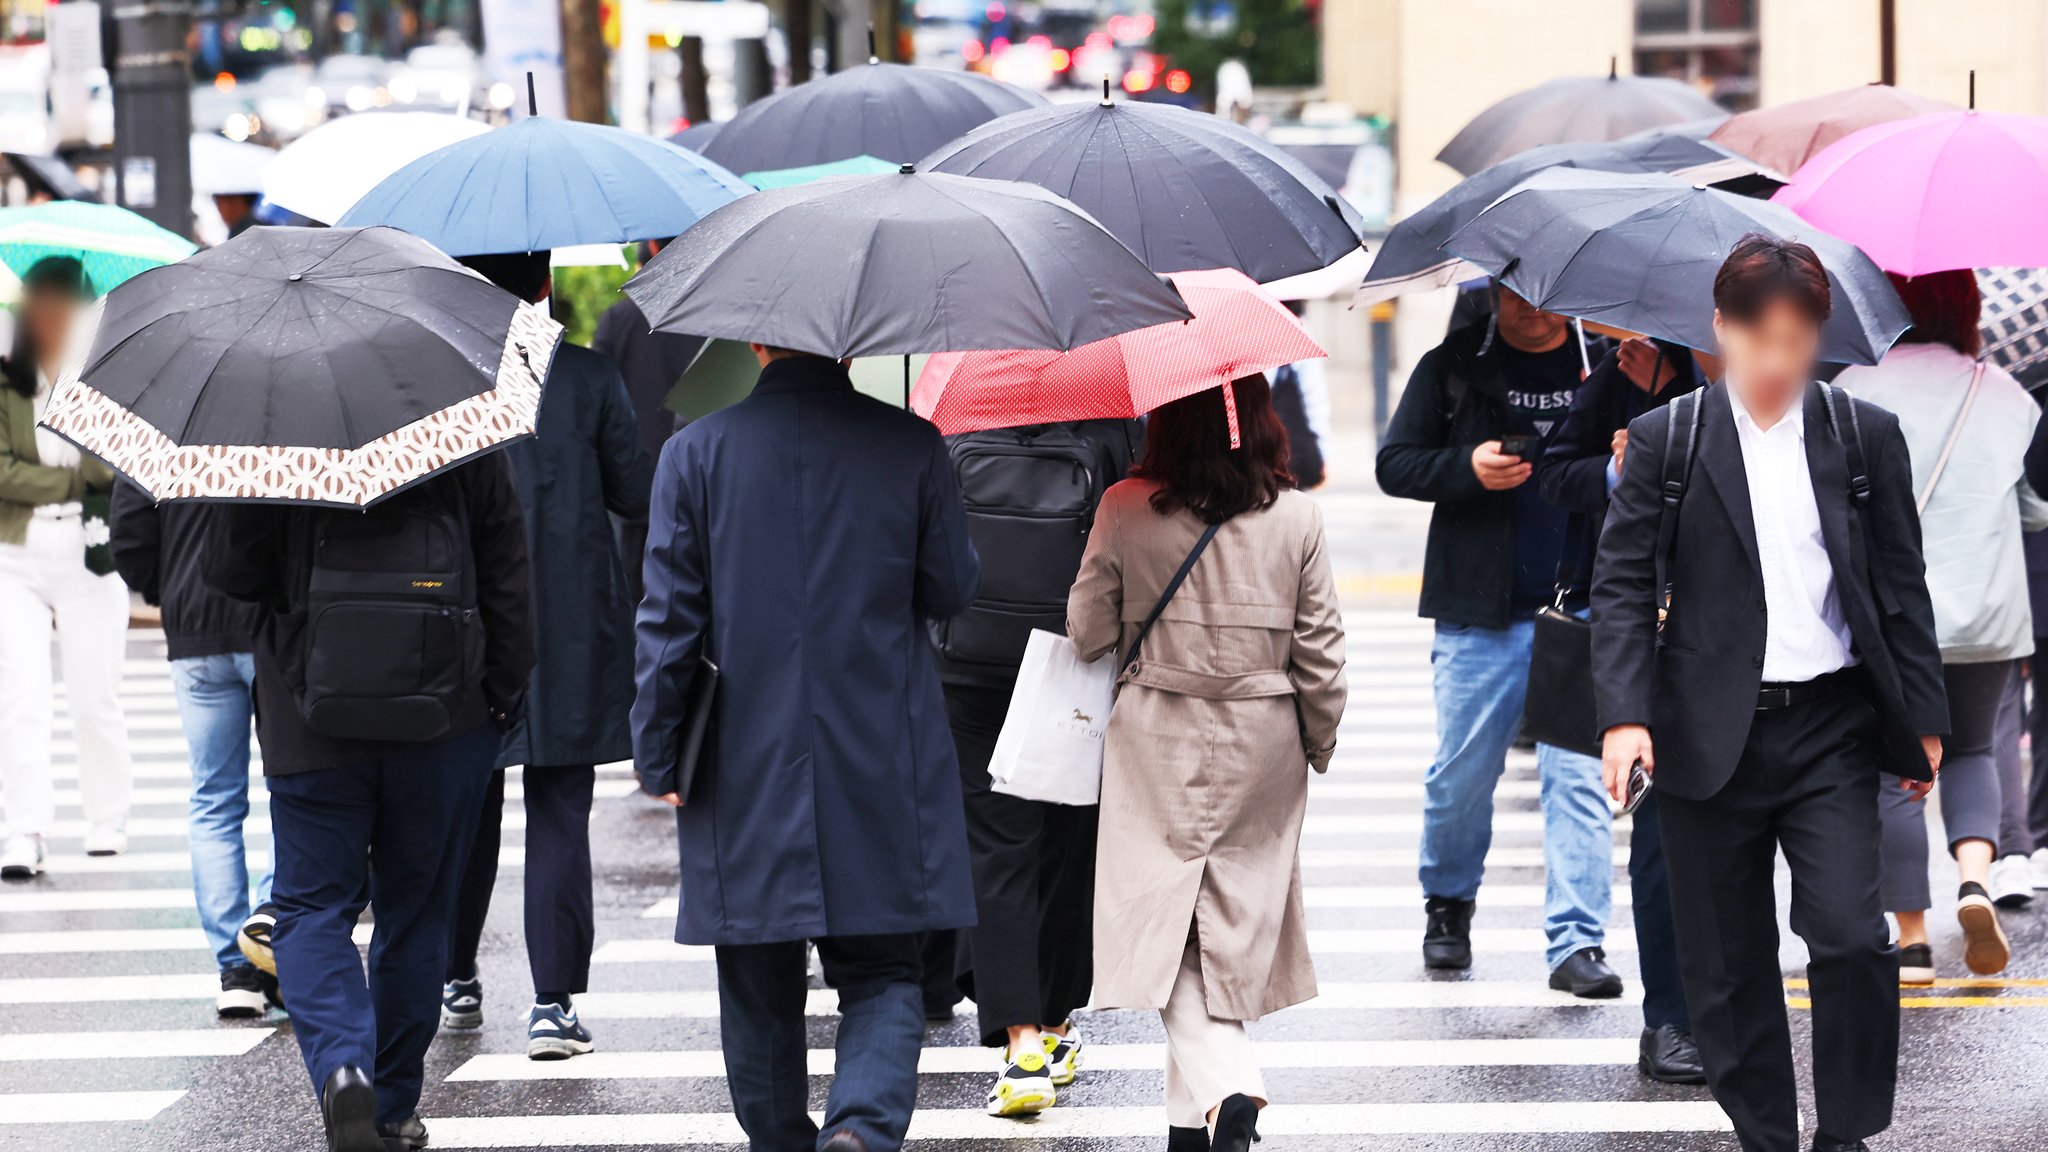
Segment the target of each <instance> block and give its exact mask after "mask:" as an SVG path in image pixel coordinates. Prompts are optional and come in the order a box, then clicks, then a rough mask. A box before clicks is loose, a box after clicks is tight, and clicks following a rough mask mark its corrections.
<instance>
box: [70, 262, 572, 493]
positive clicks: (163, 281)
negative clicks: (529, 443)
mask: <svg viewBox="0 0 2048 1152" xmlns="http://www.w3.org/2000/svg"><path fill="white" fill-rule="evenodd" d="M94 315H95V319H96V325H95V327H94V329H93V332H92V337H91V339H90V340H89V341H87V340H82V339H81V340H79V341H77V342H76V344H77V348H78V349H79V351H78V352H77V354H76V355H75V357H74V358H73V359H72V361H71V363H70V364H69V365H67V367H66V368H65V370H64V372H63V374H62V375H61V377H60V378H59V380H58V382H57V384H56V385H55V388H54V390H53V392H52V394H51V397H50V404H49V407H48V410H47V411H46V412H45V413H44V416H43V423H44V425H45V426H46V427H48V428H50V429H51V430H52V431H54V432H56V433H57V434H58V435H60V436H63V437H65V438H66V439H68V440H70V441H72V442H73V443H75V444H77V445H78V446H79V447H81V448H83V449H85V450H86V451H88V452H91V453H92V454H94V455H95V456H98V457H100V458H101V459H103V460H105V461H106V462H107V463H108V464H110V465H112V466H113V467H114V468H116V469H117V470H119V471H120V472H122V473H123V474H125V475H126V476H127V477H128V478H129V479H131V480H133V481H135V482H136V483H137V484H139V485H141V486H142V488H143V489H144V490H145V491H147V492H148V493H149V494H150V495H151V496H153V497H155V498H156V499H158V500H171V499H218V500H282V501H291V502H295V503H308V504H331V505H340V506H350V507H361V506H365V505H368V504H372V503H374V502H376V501H377V500H379V499H381V498H383V497H385V496H388V495H390V494H391V493H393V492H395V491H397V490H399V489H400V488H403V487H405V486H406V485H408V484H412V483H414V482H416V481H418V480H421V479H424V478H425V477H427V476H430V475H432V474H434V473H435V472H438V471H440V470H441V469H444V468H448V467H451V466H453V465H455V464H459V463H461V462H462V461H464V460H467V459H470V458H471V457H474V456H476V455H478V454H480V453H483V452H486V451H489V450H490V449H493V448H496V447H498V446H499V445H502V444H505V443H509V442H510V441H513V440H516V439H519V438H521V437H524V436H528V435H531V434H532V432H533V421H534V415H535V413H536V412H538V410H539V408H540V389H541V381H542V380H543V379H544V378H545V377H546V376H547V371H548V365H549V363H550V361H551V360H552V358H553V356H554V350H555V346H556V343H557V342H558V341H559V340H560V338H561V333H562V329H561V326H560V325H558V324H556V323H555V322H554V321H552V320H550V319H548V317H547V314H546V313H545V312H543V311H541V310H540V309H539V308H536V307H534V306H531V305H527V304H523V303H521V302H520V301H518V300H516V299H514V298H513V297H512V296H511V295H509V294H508V293H505V292H502V291H500V290H499V289H497V288H495V287H493V286H492V285H491V284H490V282H489V281H487V280H485V279H484V278H483V277H481V276H478V275H476V274H475V273H473V272H471V271H469V270H468V269H466V268H464V267H462V266H461V265H459V264H457V263H455V262H454V261H453V260H451V259H449V258H448V257H447V256H444V255H442V254H441V253H440V252H437V251H435V250H434V248H433V247H432V246H431V245H429V244H428V243H426V242H425V241H424V240H420V239H417V238H415V237H412V236H408V235H406V234H405V233H403V232H398V231H395V230H392V229H388V228H367V229H351V228H252V229H250V230H249V231H247V232H245V233H243V234H242V235H240V236H238V237H236V238H235V239H232V240H229V241H228V242H227V243H225V244H222V245H221V246H220V247H218V248H213V249H210V250H208V251H206V252H202V253H200V254H199V255H197V256H194V257H193V258H192V259H190V260H188V261H185V262H184V263H182V264H174V265H171V266H170V267H167V268H161V269H158V270H156V271H153V272H146V273H144V274H142V275H141V276H138V277H136V278H135V279H133V280H131V281H129V282H128V283H126V284H124V285H122V286H121V287H120V288H117V289H115V290H114V291H113V292H110V293H108V294H107V296H106V297H105V298H104V299H103V300H101V301H100V303H99V304H98V305H96V306H95V313H94Z"/></svg>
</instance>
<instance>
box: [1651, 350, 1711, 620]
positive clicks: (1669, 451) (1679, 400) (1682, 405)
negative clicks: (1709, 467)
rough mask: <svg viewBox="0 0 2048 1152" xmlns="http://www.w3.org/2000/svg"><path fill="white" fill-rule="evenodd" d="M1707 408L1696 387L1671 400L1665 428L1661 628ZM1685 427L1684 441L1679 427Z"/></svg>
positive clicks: (1659, 538) (1659, 568)
mask: <svg viewBox="0 0 2048 1152" xmlns="http://www.w3.org/2000/svg"><path fill="white" fill-rule="evenodd" d="M1705 406H1706V389H1705V388H1696V389H1694V390H1693V391H1691V392H1688V393H1686V394H1685V395H1683V396H1679V397H1675V398H1674V399H1673V400H1672V401H1671V419H1670V420H1669V421H1668V422H1666V424H1665V425H1664V478H1663V479H1664V483H1663V485H1662V493H1663V507H1662V508H1661V509H1660V510H1659V511H1658V513H1657V557H1656V563H1657V623H1658V624H1659V625H1660V626H1661V625H1662V624H1663V623H1664V617H1665V616H1666V615H1667V614H1668V613H1669V612H1670V610H1671V560H1672V555H1673V553H1675V552H1676V551H1677V549H1678V505H1679V503H1680V502H1681V501H1683V500H1684V499H1685V484H1686V480H1687V478H1688V477H1689V476H1691V475H1692V459H1693V456H1694V455H1695V454H1696V453H1697V452H1698V450H1699V442H1700V420H1701V413H1702V410H1703V409H1704V408H1705ZM1681 425H1683V426H1684V428H1685V432H1684V439H1683V441H1682V442H1681V440H1680V438H1679V435H1680V434H1679V427H1680V426H1681Z"/></svg>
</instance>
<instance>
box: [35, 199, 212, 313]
mask: <svg viewBox="0 0 2048 1152" xmlns="http://www.w3.org/2000/svg"><path fill="white" fill-rule="evenodd" d="M198 250H199V249H198V248H197V247H196V246H195V245H193V243H192V242H191V241H189V240H187V239H185V238H184V237H182V236H180V235H178V234H177V233H175V232H169V231H166V230H164V229H162V228H159V227H157V226H156V225H155V224H152V223H150V222H149V221H148V220H145V219H144V218H142V217H141V216H138V215H136V214H135V213H133V212H130V211H128V210H127V209H126V208H117V207H115V206H114V205H112V204H93V203H90V202H87V201H82V200H52V201H50V202H49V203H46V204H32V205H29V206H28V207H25V208H0V264H5V265H7V267H8V269H9V270H10V271H12V272H13V273H14V274H15V275H16V276H21V275H25V274H26V273H27V272H28V270H29V269H30V268H33V267H35V266H36V264H37V263H39V262H41V261H43V260H46V259H49V258H50V257H52V256H70V257H73V258H74V259H77V260H79V261H80V262H82V263H83V264H84V265H85V274H86V276H87V277H89V278H90V279H91V280H92V288H93V291H95V292H102V293H103V292H105V291H107V290H108V289H109V288H112V287H113V286H114V285H116V284H119V283H121V282H122V281H123V280H126V279H128V278H129V277H130V276H133V275H135V274H136V273H138V272H146V271H148V270H149V269H151V268H155V267H158V266H160V265H164V264H175V263H177V262H178V261H180V260H183V259H184V258H185V257H187V256H190V255H191V254H192V253H194V252H197V251H198Z"/></svg>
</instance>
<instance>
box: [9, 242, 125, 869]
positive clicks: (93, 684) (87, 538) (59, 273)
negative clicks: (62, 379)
mask: <svg viewBox="0 0 2048 1152" xmlns="http://www.w3.org/2000/svg"><path fill="white" fill-rule="evenodd" d="M21 291H22V298H21V303H20V305H19V306H18V307H17V309H16V314H15V324H14V347H13V350H12V351H11V352H10V353H9V354H8V356H7V359H6V360H5V362H4V363H0V732H5V733H7V737H6V739H5V740H0V793H5V796H6V812H7V835H6V839H5V841H4V843H0V878H4V879H8V880H28V879H33V878H34V877H35V876H37V875H39V874H40V873H41V872H42V870H43V865H44V862H45V859H46V857H47V853H48V845H47V843H46V838H47V837H48V836H50V835H51V833H52V832H53V831H54V830H55V826H56V820H57V814H56V789H55V783H54V776H55V768H54V767H53V765H52V763H51V757H52V750H51V745H52V742H53V739H54V735H53V730H54V728H55V720H54V716H55V713H56V708H57V704H56V695H55V690H56V672H55V670H54V669H53V667H52V662H51V658H50V638H51V632H52V629H53V628H54V630H55V633H56V640H57V650H58V653H59V655H60V656H61V657H62V661H63V668H64V684H65V687H66V689H67V690H68V692H69V696H70V704H71V723H72V726H73V727H74V728H75V729H76V731H77V738H78V791H79V798H80V800H81V801H82V802H83V804H84V808H85V824H86V830H85V852H86V855H88V856H118V855H120V854H121V853H122V852H125V851H127V850H128V832H127V827H128V808H129V801H130V796H131V795H132V791H133V781H134V766H133V764H132V763H131V762H130V760H129V756H128V726H127V720H126V719H125V718H124V717H123V715H122V712H121V697H120V691H121V662H122V660H123V658H124V656H125V652H126V648H127V643H128V588H127V586H126V585H125V584H123V583H122V582H121V577H120V576H119V574H117V573H115V572H114V570H113V565H112V562H111V561H110V560H108V559H107V558H106V549H105V544H106V535H105V533H106V514H107V503H108V501H109V499H110V494H111V492H112V488H113V482H114V474H113V472H112V471H111V470H109V469H108V468H107V466H106V465H104V464H102V463H100V462H99V461H98V460H95V459H92V458H90V457H86V456H82V455H81V454H80V453H79V451H78V449H77V448H75V447H73V446H72V445H71V444H70V443H69V442H68V441H66V440H64V439H62V438H60V437H58V436H57V435H56V434H55V433H53V432H50V431H48V430H46V429H43V428H39V427H37V426H36V422H37V421H38V420H40V419H42V415H43V408H44V406H45V404H46V403H47V402H48V400H49V396H50V386H51V385H52V384H53V383H54V382H55V380H56V378H57V375H58V373H59V371H60V369H61V365H62V364H63V363H64V351H65V348H64V344H65V339H66V337H67V335H68V334H69V332H70V329H71V325H72V320H73V318H74V317H75V316H76V314H77V312H78V309H79V307H80V306H81V305H82V304H84V303H85V301H87V300H88V299H90V298H91V296H92V284H91V282H90V281H89V280H87V279H86V275H85V267H84V265H82V264H80V263H79V262H78V261H77V260H74V259H72V258H70V257H64V256H53V257H50V258H48V259H45V260H42V261H39V262H37V263H36V264H35V265H33V266H31V267H30V268H29V270H28V272H27V274H26V275H24V276H23V277H22V278H21Z"/></svg>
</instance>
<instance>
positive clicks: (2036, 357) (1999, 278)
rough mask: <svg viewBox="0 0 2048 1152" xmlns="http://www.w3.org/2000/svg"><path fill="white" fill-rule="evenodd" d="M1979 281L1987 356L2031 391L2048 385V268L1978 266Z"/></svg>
mask: <svg viewBox="0 0 2048 1152" xmlns="http://www.w3.org/2000/svg"><path fill="white" fill-rule="evenodd" d="M1977 287H1978V289H1979V290H1981V291H1982V292H1983V293H1984V311H1983V312H1982V313H1981V314H1980V315H1979V316H1978V319H1977V331H1978V332H1979V334H1981V335H1982V337H1983V341H1984V347H1983V351H1982V356H1983V358H1984V359H1986V360H1988V361H1990V362H1991V363H1993V364H1996V365H1998V366H1999V367H2001V368H2003V369H2005V370H2006V371H2007V372H2010V373H2012V374H2013V377H2014V379H2017V380H2018V381H2019V382H2020V383H2021V384H2024V385H2025V386H2026V388H2027V390H2028V391H2029V392H2032V391H2035V390H2037V389H2039V388H2041V387H2042V386H2043V385H2048V268H1979V269H1977Z"/></svg>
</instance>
